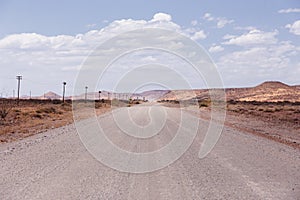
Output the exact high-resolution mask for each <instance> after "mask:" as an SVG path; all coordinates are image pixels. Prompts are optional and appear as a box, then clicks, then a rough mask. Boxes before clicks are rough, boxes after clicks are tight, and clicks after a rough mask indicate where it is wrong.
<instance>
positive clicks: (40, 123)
mask: <svg viewBox="0 0 300 200" xmlns="http://www.w3.org/2000/svg"><path fill="white" fill-rule="evenodd" d="M10 101H12V100H10ZM108 110H110V105H109V104H107V103H104V104H102V103H97V104H96V114H97V115H99V114H102V113H103V112H107V111H108ZM82 113H84V112H82ZM82 118H85V117H84V116H83V117H82ZM70 123H73V112H72V104H71V102H66V103H61V102H54V101H48V100H26V101H25V100H23V101H21V102H20V103H19V105H17V104H15V105H14V106H13V108H12V109H11V110H10V112H9V113H8V115H7V116H6V118H5V120H2V123H1V124H0V142H10V141H14V140H18V139H22V138H25V137H28V136H31V135H34V134H37V133H40V132H44V131H46V130H49V129H54V128H58V127H61V126H65V125H67V124H70Z"/></svg>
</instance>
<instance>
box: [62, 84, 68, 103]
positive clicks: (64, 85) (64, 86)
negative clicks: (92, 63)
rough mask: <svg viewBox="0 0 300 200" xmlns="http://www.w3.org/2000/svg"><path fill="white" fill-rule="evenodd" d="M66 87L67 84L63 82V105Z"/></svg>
mask: <svg viewBox="0 0 300 200" xmlns="http://www.w3.org/2000/svg"><path fill="white" fill-rule="evenodd" d="M66 85H67V83H66V82H63V99H62V101H63V103H65V92H66Z"/></svg>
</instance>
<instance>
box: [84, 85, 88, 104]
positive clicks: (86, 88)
mask: <svg viewBox="0 0 300 200" xmlns="http://www.w3.org/2000/svg"><path fill="white" fill-rule="evenodd" d="M87 90H88V86H85V98H84V99H85V102H86V101H87Z"/></svg>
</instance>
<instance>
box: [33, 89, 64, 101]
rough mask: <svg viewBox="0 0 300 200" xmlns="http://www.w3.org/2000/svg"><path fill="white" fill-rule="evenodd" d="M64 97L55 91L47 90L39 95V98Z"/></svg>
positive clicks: (52, 98)
mask: <svg viewBox="0 0 300 200" xmlns="http://www.w3.org/2000/svg"><path fill="white" fill-rule="evenodd" d="M61 98H62V97H61V96H60V95H58V94H56V93H54V92H51V91H50V92H47V93H45V94H44V95H42V96H39V97H37V99H51V100H54V99H61Z"/></svg>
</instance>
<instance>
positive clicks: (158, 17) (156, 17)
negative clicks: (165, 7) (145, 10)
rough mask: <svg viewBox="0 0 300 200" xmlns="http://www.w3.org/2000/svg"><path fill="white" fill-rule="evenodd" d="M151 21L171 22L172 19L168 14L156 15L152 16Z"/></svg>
mask: <svg viewBox="0 0 300 200" xmlns="http://www.w3.org/2000/svg"><path fill="white" fill-rule="evenodd" d="M152 21H168V22H169V21H172V17H171V15H169V14H166V13H156V14H155V15H154V16H153V19H152Z"/></svg>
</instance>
